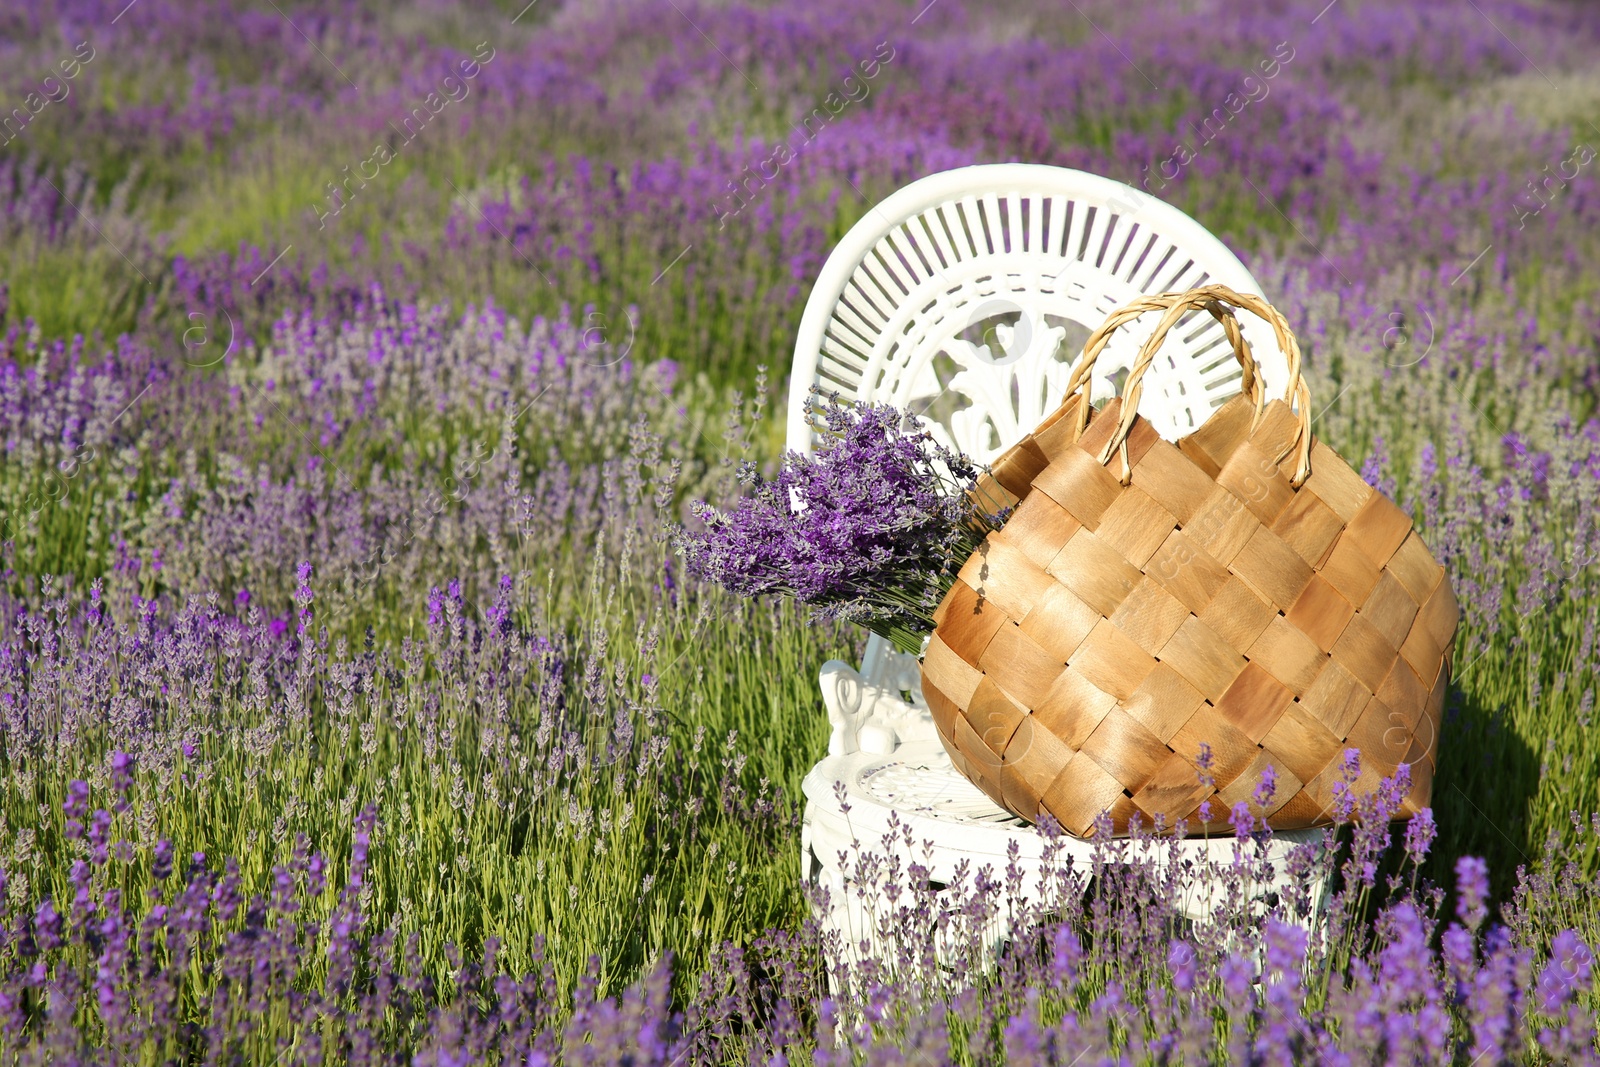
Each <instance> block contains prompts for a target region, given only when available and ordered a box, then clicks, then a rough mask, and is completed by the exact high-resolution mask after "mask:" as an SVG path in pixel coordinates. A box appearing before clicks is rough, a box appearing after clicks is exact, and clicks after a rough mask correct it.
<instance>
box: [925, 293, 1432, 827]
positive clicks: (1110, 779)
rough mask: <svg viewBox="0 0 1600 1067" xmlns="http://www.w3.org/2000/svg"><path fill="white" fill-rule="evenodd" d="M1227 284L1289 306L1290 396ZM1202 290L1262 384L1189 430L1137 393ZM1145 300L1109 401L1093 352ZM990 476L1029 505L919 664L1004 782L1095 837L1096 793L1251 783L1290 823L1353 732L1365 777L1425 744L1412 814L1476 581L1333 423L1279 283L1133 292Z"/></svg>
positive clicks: (997, 782)
mask: <svg viewBox="0 0 1600 1067" xmlns="http://www.w3.org/2000/svg"><path fill="white" fill-rule="evenodd" d="M1228 305H1232V306H1234V307H1238V308H1244V309H1247V310H1249V311H1251V312H1253V313H1255V314H1256V315H1259V316H1260V317H1261V318H1262V319H1264V320H1266V321H1267V322H1269V323H1271V324H1272V326H1273V328H1274V331H1275V333H1276V336H1277V341H1278V344H1279V346H1280V347H1281V348H1282V350H1283V352H1284V354H1285V355H1286V356H1287V357H1288V363H1289V385H1288V389H1287V391H1286V392H1285V394H1284V396H1285V398H1284V399H1283V400H1273V401H1272V402H1270V403H1263V398H1262V395H1261V392H1262V386H1261V382H1260V377H1259V375H1258V373H1257V371H1256V368H1255V363H1254V360H1253V359H1252V357H1251V355H1250V349H1249V346H1248V344H1247V343H1246V342H1245V340H1244V338H1243V336H1242V334H1241V333H1240V330H1239V327H1238V324H1237V322H1236V321H1235V319H1234V316H1233V314H1232V312H1231V311H1230V310H1229V307H1228ZM1194 309H1203V310H1205V311H1207V312H1209V313H1210V314H1211V315H1213V316H1214V317H1216V318H1217V319H1218V320H1219V321H1220V322H1221V323H1222V325H1223V328H1224V330H1225V332H1226V333H1227V336H1228V339H1229V341H1230V342H1231V344H1232V345H1233V350H1234V354H1235V355H1236V356H1237V357H1238V359H1239V362H1240V364H1241V365H1242V366H1243V380H1242V392H1241V393H1240V394H1239V395H1238V396H1235V397H1233V398H1232V399H1231V400H1229V401H1228V402H1227V403H1226V404H1224V405H1222V407H1220V408H1218V409H1217V411H1216V412H1215V413H1214V414H1213V415H1212V416H1211V418H1210V419H1208V420H1207V421H1206V423H1205V424H1204V425H1203V426H1201V427H1200V428H1199V429H1198V430H1197V431H1196V432H1195V433H1193V434H1191V435H1190V436H1188V437H1186V438H1184V439H1183V440H1181V441H1179V442H1177V443H1176V444H1172V443H1169V442H1167V441H1164V440H1162V439H1161V438H1160V437H1159V436H1158V435H1157V434H1156V432H1155V430H1154V429H1152V428H1151V427H1150V425H1149V424H1148V423H1146V422H1145V421H1144V420H1143V419H1142V418H1139V417H1138V416H1137V415H1136V414H1135V411H1136V409H1137V408H1138V404H1139V397H1140V395H1141V390H1142V384H1143V378H1144V375H1145V373H1146V372H1147V371H1148V370H1149V368H1150V364H1151V362H1152V360H1153V359H1154V358H1155V355H1156V352H1157V350H1158V349H1159V347H1160V345H1161V342H1162V340H1163V339H1164V338H1165V336H1166V334H1167V332H1168V331H1169V330H1170V329H1171V328H1172V327H1173V326H1174V325H1175V324H1176V323H1177V322H1178V320H1179V319H1180V318H1182V317H1183V316H1184V315H1185V314H1187V313H1188V312H1189V311H1191V310H1194ZM1148 311H1160V312H1163V314H1162V316H1161V319H1160V322H1159V323H1158V324H1157V326H1156V329H1155V331H1154V333H1153V334H1152V335H1151V337H1150V339H1149V341H1148V342H1147V343H1146V344H1145V345H1144V347H1143V348H1142V349H1141V351H1140V353H1139V356H1138V358H1137V359H1136V360H1135V362H1134V365H1133V367H1132V369H1131V370H1130V371H1129V374H1128V378H1127V382H1126V385H1125V387H1124V389H1123V397H1122V398H1121V399H1118V400H1112V401H1111V402H1110V403H1108V404H1107V405H1106V406H1105V407H1104V408H1103V409H1102V410H1100V411H1098V412H1093V411H1092V410H1091V409H1090V406H1089V402H1088V391H1087V385H1088V382H1089V379H1090V373H1091V371H1092V370H1093V367H1094V362H1095V360H1096V358H1097V357H1098V356H1099V354H1100V352H1101V351H1102V350H1103V349H1104V348H1105V345H1106V342H1107V340H1108V339H1109V338H1110V337H1111V334H1112V333H1113V331H1115V330H1116V329H1117V328H1118V327H1120V326H1122V325H1123V324H1124V323H1127V322H1129V321H1131V320H1132V319H1134V318H1136V317H1138V316H1139V315H1142V314H1144V313H1145V312H1148ZM1291 401H1295V402H1297V403H1291ZM1113 457H1117V459H1118V462H1117V463H1116V465H1115V469H1114V468H1113V467H1111V466H1108V464H1110V463H1111V461H1112V459H1113ZM979 491H980V492H982V493H985V494H987V496H988V502H989V503H990V504H991V505H992V503H993V501H994V500H995V499H999V500H1000V501H1001V502H1003V503H1006V504H1011V505H1014V507H1015V510H1014V511H1013V512H1012V514H1011V516H1010V517H1009V519H1008V520H1007V521H1006V523H1005V525H1004V526H1003V527H1002V528H1001V529H1000V530H998V531H996V532H993V533H991V534H989V536H988V538H987V540H986V542H985V543H984V545H983V546H982V547H981V548H980V549H979V550H978V551H977V552H975V553H973V555H972V557H971V558H970V559H969V560H967V562H966V565H965V566H964V567H963V568H962V570H961V571H960V573H959V575H958V577H957V580H956V582H955V584H954V586H953V587H952V588H951V590H950V592H949V593H948V594H947V595H946V596H945V598H944V600H943V602H942V603H941V604H940V605H939V608H938V610H937V612H936V613H935V616H934V617H935V620H936V621H937V623H938V627H937V629H936V631H935V632H934V634H933V636H932V638H931V639H930V641H929V644H928V647H927V651H926V654H925V656H924V659H923V664H922V682H923V693H924V694H925V696H926V697H927V701H928V705H929V707H930V709H931V710H932V712H933V717H934V720H935V722H936V723H937V725H938V729H939V734H940V736H941V738H942V739H943V741H944V745H945V748H946V750H947V751H948V752H949V753H950V758H951V760H952V761H953V762H954V763H955V765H956V766H957V768H959V769H960V770H961V771H962V772H963V773H964V774H966V775H967V777H968V778H970V779H971V780H972V781H973V782H974V783H976V784H977V785H978V786H979V787H980V788H982V789H983V791H984V792H985V793H987V794H988V795H989V796H990V797H992V798H993V799H994V800H995V802H996V803H998V804H1000V805H1002V806H1003V807H1005V808H1006V809H1007V810H1009V811H1011V812H1013V813H1014V814H1016V815H1018V816H1021V817H1022V818H1024V819H1027V820H1029V821H1033V820H1035V819H1037V818H1038V817H1040V816H1041V815H1042V814H1043V813H1045V812H1049V813H1050V814H1051V815H1053V816H1054V817H1055V818H1056V820H1057V821H1058V822H1060V824H1061V825H1062V826H1063V827H1064V828H1065V829H1066V830H1067V831H1068V832H1070V833H1072V834H1074V835H1076V836H1079V837H1084V836H1089V835H1091V834H1092V833H1093V832H1094V829H1095V821H1096V819H1097V817H1098V816H1099V815H1100V814H1101V813H1102V812H1107V813H1109V815H1110V818H1111V822H1112V826H1113V831H1114V833H1115V834H1118V835H1121V834H1126V833H1127V832H1128V823H1129V819H1130V818H1133V817H1134V816H1135V814H1136V813H1137V815H1138V817H1139V818H1140V819H1141V820H1142V821H1143V822H1144V824H1145V825H1147V826H1148V825H1150V824H1151V823H1152V822H1153V821H1154V820H1155V818H1156V817H1157V816H1161V817H1163V818H1164V821H1165V823H1166V825H1168V826H1171V825H1173V824H1174V823H1175V822H1176V821H1177V820H1179V819H1183V820H1185V822H1186V824H1187V825H1188V827H1189V828H1190V829H1191V830H1194V831H1199V830H1201V829H1205V830H1219V829H1222V828H1223V827H1224V826H1225V825H1226V821H1225V820H1226V819H1227V817H1228V814H1229V809H1230V808H1231V807H1232V806H1233V805H1234V804H1235V803H1237V802H1239V801H1247V802H1250V803H1251V810H1252V812H1253V813H1255V814H1257V815H1260V816H1263V817H1265V818H1266V819H1267V821H1268V822H1269V824H1270V825H1272V826H1274V827H1276V828H1279V829H1289V828H1296V827H1306V826H1315V825H1319V824H1322V823H1326V822H1328V821H1331V819H1332V815H1333V809H1334V804H1335V794H1334V788H1333V787H1334V785H1335V783H1337V782H1338V781H1339V780H1340V773H1341V763H1342V760H1341V756H1342V754H1343V751H1344V750H1345V749H1346V748H1355V749H1358V750H1359V751H1360V753H1361V757H1362V759H1361V766H1362V779H1361V780H1360V781H1358V782H1357V784H1356V785H1355V787H1354V788H1355V790H1356V791H1357V792H1361V791H1365V790H1369V789H1371V788H1373V787H1374V786H1376V784H1377V782H1378V779H1379V778H1380V777H1387V776H1389V775H1392V774H1393V773H1394V772H1395V771H1396V769H1397V768H1398V766H1399V765H1400V764H1402V763H1405V764H1409V765H1410V771H1411V781H1412V783H1413V786H1412V789H1411V792H1410V795H1409V796H1408V797H1407V798H1406V801H1405V803H1404V804H1403V805H1402V808H1401V816H1402V817H1409V816H1410V815H1411V814H1413V813H1415V812H1416V811H1417V810H1419V809H1420V808H1421V807H1423V806H1425V805H1426V804H1427V803H1428V800H1429V796H1430V794H1431V793H1432V785H1433V766H1434V760H1435V756H1436V753H1437V750H1438V731H1439V719H1440V712H1441V709H1442V707H1443V704H1444V695H1445V690H1446V687H1447V685H1448V682H1449V675H1450V648H1451V644H1452V641H1453V638H1454V636H1455V629H1456V621H1457V615H1458V612H1457V606H1456V600H1455V597H1454V595H1453V594H1452V592H1451V590H1450V582H1449V580H1448V579H1447V578H1446V576H1445V572H1444V568H1443V567H1441V566H1440V565H1439V563H1438V562H1437V561H1436V560H1435V559H1434V558H1433V555H1432V553H1430V552H1429V551H1428V547H1427V546H1426V545H1425V544H1423V542H1422V539H1421V538H1420V537H1419V536H1418V535H1417V533H1416V532H1415V531H1414V530H1413V529H1412V528H1411V520H1410V519H1409V518H1408V517H1407V516H1406V515H1405V513H1404V512H1402V511H1401V510H1400V509H1399V508H1398V507H1396V506H1395V504H1394V503H1393V502H1392V501H1390V500H1389V499H1388V498H1387V497H1386V496H1384V495H1383V494H1382V493H1380V492H1378V491H1377V490H1375V489H1373V488H1372V487H1370V486H1368V485H1367V483H1366V482H1364V481H1363V480H1362V479H1361V477H1360V476H1359V475H1357V474H1356V473H1355V472H1354V471H1353V470H1351V468H1350V466H1349V465H1348V464H1347V463H1345V461H1344V460H1343V459H1341V458H1340V457H1339V456H1338V455H1337V454H1336V453H1335V452H1334V451H1333V450H1331V449H1329V448H1328V447H1327V446H1325V445H1323V444H1320V443H1318V442H1317V441H1316V440H1315V439H1314V438H1313V436H1312V434H1311V398H1310V393H1309V391H1308V389H1307V388H1306V385H1305V383H1304V381H1303V380H1302V378H1301V374H1300V350H1299V346H1298V345H1297V344H1296V342H1295V339H1294V336H1293V334H1292V333H1291V332H1290V331H1289V327H1288V324H1287V323H1286V322H1285V321H1284V319H1283V316H1282V315H1280V314H1278V312H1277V311H1276V310H1275V309H1274V308H1272V307H1271V306H1270V305H1269V304H1267V303H1266V302H1265V301H1263V300H1261V299H1259V298H1257V297H1252V296H1248V295H1242V294H1239V293H1236V292H1234V291H1232V290H1230V289H1228V288H1226V287H1223V286H1219V285H1213V286H1207V287H1204V288H1201V289H1194V290H1191V291H1189V292H1185V293H1166V294H1161V295H1158V296H1152V297H1148V298H1144V299H1140V300H1136V301H1134V302H1133V303H1130V304H1128V305H1127V306H1125V307H1123V308H1121V309H1119V310H1117V311H1116V312H1113V313H1112V315H1111V316H1110V318H1108V319H1107V320H1106V322H1105V324H1104V325H1103V326H1101V327H1100V328H1099V329H1098V330H1096V331H1095V333H1094V334H1093V335H1091V336H1090V338H1089V341H1088V342H1087V344H1086V345H1085V347H1084V358H1083V360H1082V361H1081V362H1080V364H1079V366H1078V368H1077V370H1076V372H1075V374H1074V375H1073V377H1072V379H1071V381H1070V382H1069V384H1068V387H1067V396H1066V399H1065V400H1064V401H1063V403H1062V405H1061V407H1060V408H1059V409H1058V410H1057V411H1056V412H1055V413H1054V414H1053V415H1051V416H1050V417H1049V418H1047V419H1045V421H1044V422H1043V423H1041V424H1040V425H1039V427H1038V428H1037V429H1036V430H1035V431H1034V432H1033V433H1032V434H1030V435H1029V436H1028V437H1026V438H1024V439H1023V440H1022V441H1020V442H1019V443H1018V444H1017V445H1015V446H1014V447H1013V448H1011V449H1010V450H1009V451H1007V452H1006V453H1004V454H1003V455H1002V456H1001V457H1000V458H999V459H998V460H997V461H996V462H995V464H994V467H993V470H992V474H990V475H986V476H985V478H984V481H983V484H981V485H980V486H979ZM1202 743H1204V744H1207V745H1209V746H1210V751H1211V759H1210V767H1209V770H1205V771H1203V770H1202V766H1201V762H1200V753H1201V745H1202ZM1269 765H1270V766H1271V767H1273V769H1274V771H1275V773H1276V790H1275V793H1274V795H1273V797H1272V799H1271V800H1270V801H1269V802H1268V804H1267V805H1266V806H1265V808H1264V809H1263V808H1260V807H1257V806H1256V805H1255V803H1254V802H1253V800H1252V793H1253V792H1254V790H1255V789H1256V786H1257V783H1258V782H1259V780H1260V778H1261V775H1262V773H1263V771H1264V770H1265V768H1266V767H1268V766H1269ZM1208 801H1209V802H1210V811H1211V813H1212V814H1211V821H1210V822H1209V823H1206V822H1205V821H1204V820H1202V819H1201V818H1200V817H1199V816H1200V815H1201V814H1202V813H1201V812H1200V806H1201V804H1202V803H1203V802H1208Z"/></svg>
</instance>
